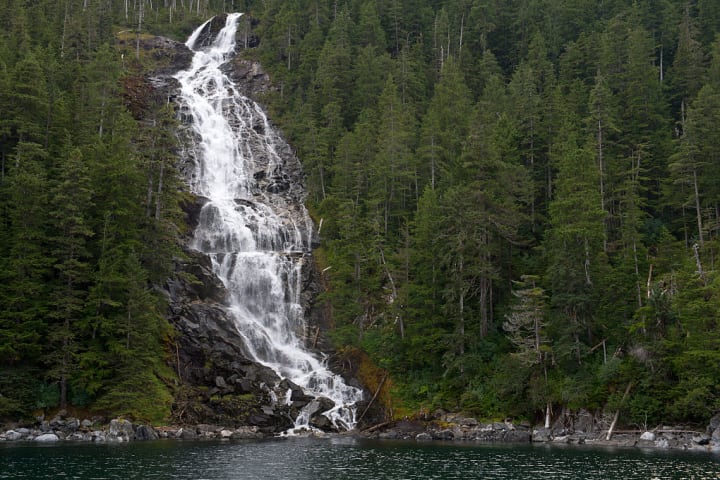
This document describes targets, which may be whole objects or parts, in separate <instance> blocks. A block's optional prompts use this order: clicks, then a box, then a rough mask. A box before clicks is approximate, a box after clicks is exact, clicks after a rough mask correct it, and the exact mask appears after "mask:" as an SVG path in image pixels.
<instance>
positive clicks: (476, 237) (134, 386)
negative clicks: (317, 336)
mask: <svg viewBox="0 0 720 480" xmlns="http://www.w3.org/2000/svg"><path fill="white" fill-rule="evenodd" d="M716 3H717V2H714V1H712V0H696V1H695V0H635V1H630V0H614V1H604V2H597V1H594V0H511V1H506V0H503V1H500V0H489V1H488V0H483V1H479V0H443V1H420V0H393V1H377V0H333V1H329V0H294V1H286V0H264V1H252V0H248V1H242V0H195V1H193V0H186V1H184V2H177V1H175V0H164V1H156V2H150V1H147V0H139V1H134V2H129V1H120V0H83V1H80V0H68V1H65V2H55V1H48V0H40V1H36V2H23V1H19V0H2V1H0V25H1V26H2V29H0V285H2V286H1V287H0V369H1V370H2V373H3V374H2V375H1V376H0V394H1V395H0V415H19V414H22V413H25V412H27V411H28V409H29V408H35V407H38V408H40V407H48V406H50V407H52V406H57V405H64V404H66V403H69V404H73V405H86V404H87V405H94V406H95V407H97V408H101V409H107V410H112V411H122V413H135V414H136V415H145V416H147V417H153V418H159V417H162V416H163V415H164V414H165V413H166V409H165V410H163V408H164V407H163V406H164V405H167V404H168V402H169V391H170V390H169V387H168V383H167V382H165V381H164V380H165V379H166V378H167V376H168V375H170V374H169V373H167V372H165V368H164V359H163V356H164V352H163V347H164V345H165V342H166V341H167V337H168V335H171V331H170V329H169V327H168V325H167V323H166V322H165V320H164V319H163V307H162V303H161V302H160V301H159V298H158V296H157V295H156V294H154V293H152V292H153V290H152V288H151V285H152V284H153V283H155V284H157V283H161V282H162V280H163V278H165V277H166V276H167V275H168V268H169V264H170V261H171V257H172V255H173V253H172V252H174V251H175V249H176V248H177V247H176V245H175V240H174V235H175V233H174V232H176V231H177V229H178V228H180V227H178V226H177V218H178V217H177V202H178V196H177V188H175V187H174V185H175V182H177V181H178V179H177V175H176V172H175V170H174V162H175V158H174V156H173V155H172V154H169V153H168V152H172V148H173V147H172V144H173V136H172V134H169V133H168V132H171V129H172V125H173V119H172V116H173V114H172V112H171V111H165V110H158V111H155V110H152V111H149V110H148V111H143V112H141V114H139V115H138V112H137V111H132V110H131V109H130V110H129V109H128V105H127V104H125V103H123V100H122V99H123V96H122V95H123V89H127V88H128V86H129V85H131V84H132V82H133V79H134V78H137V76H138V75H141V72H142V69H143V68H145V67H144V63H145V62H146V59H144V58H143V56H142V52H141V51H140V49H139V48H137V47H136V45H137V44H136V43H135V42H137V41H138V39H139V38H140V36H141V35H143V34H146V33H151V34H163V35H168V36H174V37H176V38H178V39H183V38H184V37H185V36H186V35H187V34H188V33H189V32H190V31H191V30H192V28H193V27H194V26H197V25H198V24H199V23H200V21H202V20H203V19H205V18H207V17H208V16H210V15H213V14H215V13H219V12H222V11H230V10H235V11H246V12H248V13H250V14H252V15H253V16H254V17H255V18H257V19H258V20H259V23H258V25H257V27H256V28H257V31H256V33H257V35H258V37H259V39H260V45H259V47H258V48H256V49H253V50H251V51H249V52H246V54H248V55H254V56H256V57H257V58H258V59H259V60H261V62H262V63H263V65H264V66H265V68H266V69H267V70H268V71H269V72H270V73H271V77H272V80H273V81H274V83H275V84H276V85H277V86H278V89H277V90H275V91H272V92H269V93H268V94H267V95H266V97H265V98H263V101H264V102H265V104H266V105H267V107H268V108H269V110H270V113H271V117H272V118H273V119H274V121H275V122H276V123H278V124H279V125H280V126H281V127H282V128H283V130H284V132H285V134H286V135H287V136H288V139H289V140H290V142H291V143H292V145H293V146H294V148H295V149H296V151H297V152H298V154H299V156H300V158H301V160H302V161H303V163H304V165H305V169H306V173H307V188H308V189H309V202H310V205H309V207H310V209H311V211H312V212H313V215H315V217H316V219H317V220H318V221H320V220H321V219H322V222H323V223H322V225H323V227H322V232H321V235H322V241H323V243H322V247H321V250H320V251H319V252H318V255H317V258H319V259H321V260H322V262H324V263H326V265H323V267H331V268H327V269H326V270H325V273H324V275H325V277H326V278H327V280H328V291H327V293H326V294H325V295H323V296H322V298H321V299H320V301H322V302H327V303H329V304H331V305H332V309H331V311H332V312H333V315H334V321H335V325H336V329H335V332H334V338H335V340H336V344H337V347H338V348H344V347H350V346H352V347H359V348H362V349H364V350H365V351H366V352H368V353H369V355H370V357H371V358H372V359H373V360H374V361H375V362H376V363H377V364H378V365H380V366H381V367H383V368H384V369H385V370H386V371H387V372H388V373H389V374H390V375H391V376H392V378H393V383H394V385H395V386H396V387H395V388H396V391H395V392H394V395H395V397H396V403H395V405H396V407H397V411H396V413H403V412H404V413H407V412H412V411H417V410H419V409H420V408H424V409H427V408H435V407H444V408H449V409H464V410H467V411H469V412H472V413H474V414H477V415H480V416H485V417H488V418H491V417H505V416H515V417H518V418H529V419H532V418H535V417H539V416H540V415H542V414H543V413H545V410H546V409H547V407H548V406H550V407H551V408H554V409H558V408H562V407H570V408H581V407H582V408H591V409H601V408H603V407H604V406H606V405H611V406H613V408H615V407H617V406H618V403H619V402H618V396H619V394H618V392H620V393H622V391H624V390H625V388H626V385H629V384H630V385H632V389H630V390H629V394H628V398H627V401H625V402H623V405H622V407H623V409H624V410H623V416H622V418H624V421H625V422H627V423H633V422H634V423H640V422H645V423H652V422H658V421H660V420H661V419H663V420H673V421H692V422H695V421H702V420H703V419H706V418H707V417H708V416H709V415H710V414H711V413H712V412H714V411H716V410H718V409H720V400H719V399H720V378H719V377H718V376H717V375H716V372H717V369H718V367H720V357H719V356H718V353H717V352H718V342H719V341H720V330H719V328H720V327H719V326H718V325H719V324H720V312H719V311H718V303H716V300H718V294H717V284H718V270H717V269H718V267H717V265H716V258H717V256H718V253H719V250H718V247H719V245H718V233H719V231H720V230H719V227H718V222H719V221H720V203H719V202H720V190H719V189H718V187H717V185H718V182H720V171H719V170H718V160H719V157H720V144H719V143H718V138H720V131H719V130H718V129H719V128H720V127H718V125H720V124H719V123H718V122H719V121H720V40H718V39H717V38H716V35H717V34H718V33H720V8H718V7H717V6H716ZM120 40H122V41H123V45H124V46H118V41H120ZM133 47H135V48H133ZM121 53H122V54H123V56H122V57H121V56H120V54H121ZM133 115H135V117H133ZM141 117H142V118H143V119H144V121H138V120H139V119H140V118H141ZM149 119H150V120H152V121H148V120H149ZM163 186H164V187H165V188H163ZM28 399H31V400H28ZM30 403H32V405H30ZM401 411H402V412H401ZM163 412H165V413H163Z"/></svg>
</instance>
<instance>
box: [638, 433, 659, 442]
mask: <svg viewBox="0 0 720 480" xmlns="http://www.w3.org/2000/svg"><path fill="white" fill-rule="evenodd" d="M640 440H644V441H647V442H654V441H655V434H654V433H653V432H643V434H642V435H640Z"/></svg>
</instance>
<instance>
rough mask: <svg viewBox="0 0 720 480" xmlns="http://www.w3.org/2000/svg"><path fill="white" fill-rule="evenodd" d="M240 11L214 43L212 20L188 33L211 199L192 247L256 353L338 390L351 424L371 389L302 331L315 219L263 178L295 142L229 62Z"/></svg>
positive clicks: (309, 386) (186, 91)
mask: <svg viewBox="0 0 720 480" xmlns="http://www.w3.org/2000/svg"><path fill="white" fill-rule="evenodd" d="M240 15H241V14H239V13H233V14H229V15H228V16H227V21H226V24H225V27H224V28H223V29H222V30H221V31H220V32H218V34H217V36H216V37H215V39H214V41H213V42H212V43H211V44H210V45H208V46H207V47H197V48H196V45H195V44H196V42H197V40H198V38H199V36H200V35H201V32H202V31H203V28H204V27H205V25H207V23H208V22H210V21H211V20H208V22H206V23H205V24H203V25H202V26H200V27H199V28H198V29H197V30H195V32H193V34H192V35H191V36H190V38H189V40H188V41H187V43H186V45H187V46H188V48H190V49H191V50H193V51H194V52H195V55H194V57H193V62H192V66H191V67H190V69H188V70H185V71H182V72H179V73H178V74H177V75H176V78H177V79H178V81H179V83H180V85H181V101H182V103H183V109H184V110H185V111H186V112H187V114H188V116H189V117H190V118H191V122H192V128H193V131H194V137H195V142H194V145H193V147H192V148H193V155H192V157H194V162H195V169H194V172H193V173H192V176H191V178H190V179H189V182H190V187H191V189H192V191H193V193H195V194H197V195H199V196H202V197H205V198H207V199H208V202H207V203H206V204H205V205H204V206H203V208H202V211H201V212H200V216H199V224H198V226H197V227H196V230H195V235H194V240H193V245H192V247H193V248H195V249H197V250H198V251H200V252H203V253H205V254H207V255H208V256H209V257H210V258H211V260H212V264H213V269H214V271H215V273H216V274H217V276H218V277H219V278H220V279H221V280H222V282H223V283H224V284H225V287H226V289H227V291H228V297H227V304H228V310H229V311H230V312H231V314H232V317H233V319H234V321H235V322H236V326H237V330H238V333H239V334H240V335H241V336H242V337H243V339H244V340H245V343H246V346H247V349H248V351H249V353H250V354H251V355H252V356H253V357H254V360H255V361H257V362H260V363H262V364H264V365H267V366H269V367H270V368H272V369H273V370H275V371H276V372H277V373H278V375H279V376H280V377H282V378H287V379H289V380H291V381H292V382H293V383H295V384H297V385H299V386H300V387H302V388H303V390H304V391H305V393H306V394H308V395H311V396H314V397H316V398H317V397H326V398H328V399H330V400H332V401H333V402H334V407H332V408H330V409H329V410H327V411H325V412H323V415H325V416H326V417H328V419H330V421H331V422H332V423H333V424H334V425H335V426H336V427H337V428H339V429H342V430H349V429H352V428H354V426H355V423H356V419H355V407H354V404H355V403H356V402H357V401H359V400H360V399H361V398H362V392H361V390H359V389H357V388H354V387H351V386H349V385H347V384H346V383H345V382H344V381H343V379H342V378H341V377H339V376H337V375H334V374H333V373H332V372H331V371H330V370H329V369H328V368H327V367H326V365H325V364H324V362H323V361H322V360H321V359H318V358H317V357H316V356H315V355H313V354H312V353H311V352H310V351H309V350H308V349H306V348H305V347H304V345H303V343H302V342H301V340H300V338H299V332H302V330H303V329H304V327H305V322H304V317H303V309H302V306H301V303H300V294H301V280H302V278H301V272H302V266H303V262H304V261H305V259H306V256H307V255H308V254H309V253H310V248H311V243H310V242H311V239H312V221H311V220H310V218H309V216H308V214H307V211H306V210H305V207H304V205H303V204H302V198H301V199H299V201H297V202H289V201H288V200H287V195H285V196H283V195H280V194H279V193H277V192H274V191H273V190H272V189H267V188H266V189H264V190H263V189H260V188H259V187H258V184H257V178H269V177H274V178H286V177H283V166H284V164H285V160H284V159H283V158H282V157H281V156H280V155H278V153H277V152H278V151H285V150H288V149H287V148H286V144H284V140H282V138H281V137H280V135H279V134H278V133H277V131H276V130H275V129H274V128H273V127H272V125H270V123H269V122H268V120H267V117H266V116H265V114H264V112H263V110H262V109H261V107H260V106H259V105H258V104H257V103H255V102H253V101H252V100H250V99H249V98H247V97H245V96H243V95H241V94H240V92H238V90H237V88H236V86H235V84H234V83H233V81H232V80H231V79H230V78H228V76H227V75H225V74H224V73H223V72H222V70H221V66H222V65H223V64H225V63H226V62H227V61H228V60H229V58H230V57H231V55H232V54H233V51H234V48H235V33H236V29H237V23H238V19H239V18H240ZM292 188H294V189H295V190H296V191H297V190H299V186H296V185H293V186H292ZM268 190H270V191H268ZM311 413H312V412H310V411H307V410H305V411H303V412H300V415H299V416H298V417H297V420H296V422H295V427H296V428H298V427H306V428H307V427H308V426H309V425H308V422H309V417H310V414H311Z"/></svg>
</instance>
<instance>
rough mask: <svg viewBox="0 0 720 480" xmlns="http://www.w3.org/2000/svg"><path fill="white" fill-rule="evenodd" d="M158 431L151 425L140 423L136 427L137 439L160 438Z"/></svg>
mask: <svg viewBox="0 0 720 480" xmlns="http://www.w3.org/2000/svg"><path fill="white" fill-rule="evenodd" d="M159 438H160V437H159V435H158V433H157V432H156V431H155V429H154V428H152V427H151V426H150V425H138V427H137V428H136V429H135V440H140V441H145V440H157V439H159Z"/></svg>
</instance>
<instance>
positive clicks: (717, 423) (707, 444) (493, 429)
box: [364, 414, 720, 453]
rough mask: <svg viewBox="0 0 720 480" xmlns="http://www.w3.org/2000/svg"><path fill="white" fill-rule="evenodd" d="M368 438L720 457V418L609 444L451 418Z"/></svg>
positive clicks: (624, 434) (580, 435)
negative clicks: (688, 452) (689, 452)
mask: <svg viewBox="0 0 720 480" xmlns="http://www.w3.org/2000/svg"><path fill="white" fill-rule="evenodd" d="M370 430H372V429H369V430H368V431H366V433H365V434H364V436H366V437H368V438H375V439H380V440H415V441H455V442H476V443H533V444H554V445H587V446H602V447H636V448H648V449H650V448H652V449H661V450H668V449H674V450H693V451H706V452H713V453H720V415H716V416H715V417H713V419H712V420H711V422H710V425H708V427H707V428H706V431H705V432H700V431H694V430H690V429H684V428H680V427H658V428H656V429H653V430H648V431H639V430H638V431H622V430H621V431H619V432H617V433H616V434H614V435H612V437H611V438H610V439H609V440H608V439H606V435H607V432H606V431H600V430H596V431H589V432H588V431H582V430H577V429H567V428H556V427H553V428H544V427H538V426H535V427H532V426H530V425H529V424H524V423H521V424H514V423H511V422H492V423H481V422H479V421H477V420H476V419H474V418H471V417H463V416H461V415H455V414H447V415H443V416H442V417H441V418H440V419H438V420H435V421H430V422H418V421H400V422H395V423H394V424H392V425H388V426H387V427H384V428H381V429H380V428H379V429H377V430H375V431H370Z"/></svg>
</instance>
